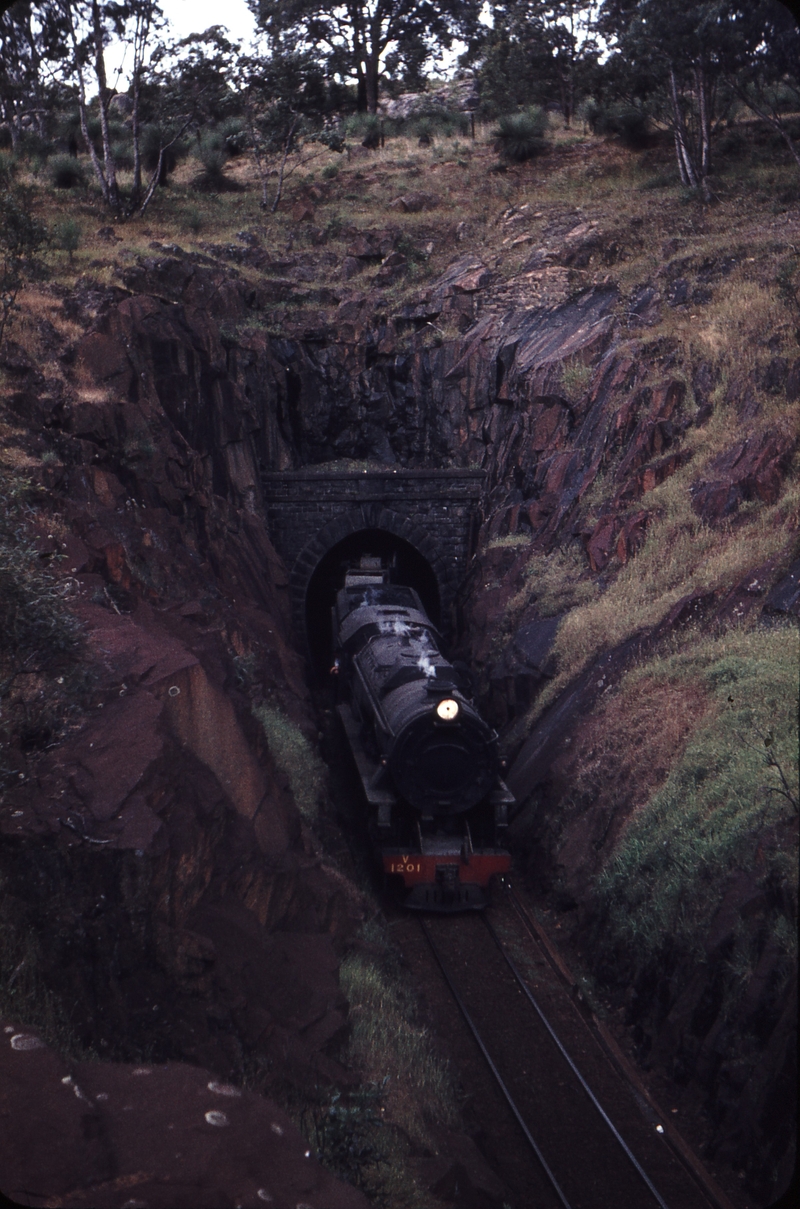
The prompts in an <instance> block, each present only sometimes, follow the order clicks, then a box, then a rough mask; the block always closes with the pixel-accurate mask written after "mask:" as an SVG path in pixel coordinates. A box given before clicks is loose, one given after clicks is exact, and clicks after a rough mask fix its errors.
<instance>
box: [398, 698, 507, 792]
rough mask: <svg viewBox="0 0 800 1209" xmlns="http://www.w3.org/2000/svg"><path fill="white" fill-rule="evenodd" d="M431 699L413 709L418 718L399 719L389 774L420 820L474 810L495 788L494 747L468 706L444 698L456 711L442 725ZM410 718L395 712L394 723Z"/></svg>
mask: <svg viewBox="0 0 800 1209" xmlns="http://www.w3.org/2000/svg"><path fill="white" fill-rule="evenodd" d="M401 692H402V689H398V690H397V693H398V695H399V694H400V693H401ZM430 696H431V698H432V699H431V700H429V701H423V702H422V704H421V708H420V705H419V704H418V703H414V704H416V705H417V709H416V710H415V711H414V712H416V714H417V716H416V717H411V718H409V717H404V718H403V722H402V724H401V726H400V727H399V730H398V735H397V740H396V742H395V744H394V747H393V750H392V753H391V756H390V758H389V772H390V774H391V776H392V780H393V781H394V783H395V785H396V786H397V788H398V790H399V791H400V793H401V794H402V795H403V797H404V798H405V800H406V801H407V802H408V803H409V805H411V806H413V807H414V808H415V809H416V810H419V811H420V813H421V814H423V815H433V814H435V815H441V814H460V813H461V812H462V811H465V810H471V809H472V807H473V806H476V805H477V804H478V802H480V801H481V800H482V799H483V798H485V797H486V795H487V793H489V791H490V790H491V788H492V786H493V785H494V783H495V782H496V780H497V776H498V774H499V764H498V760H497V754H496V751H495V745H494V743H493V742H492V736H491V732H490V731H489V729H488V727H487V726H486V724H485V723H484V722H483V720H482V719H481V718H480V717H477V716H476V715H475V713H474V711H473V710H472V709H471V708H470V707H469V705H468V703H467V702H465V701H463V700H461V701H459V699H458V696H456V695H454V696H448V697H445V698H443V700H445V701H447V702H448V704H449V703H450V702H454V703H455V704H457V705H458V707H459V708H458V713H457V714H456V715H455V717H454V718H453V719H452V720H443V719H441V718H440V716H439V714H438V713H437V711H436V706H437V699H436V694H435V693H431V694H430ZM398 704H399V703H398ZM410 704H411V703H410ZM409 712H411V711H404V710H402V709H399V710H398V711H397V713H393V720H397V719H398V714H399V715H400V716H402V715H403V714H407V713H409Z"/></svg>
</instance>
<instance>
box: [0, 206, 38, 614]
mask: <svg viewBox="0 0 800 1209" xmlns="http://www.w3.org/2000/svg"><path fill="white" fill-rule="evenodd" d="M46 239H47V230H46V228H45V227H44V226H43V225H42V224H41V223H40V222H38V221H37V220H36V219H35V218H33V217H31V213H30V204H29V199H28V195H27V194H26V193H24V192H23V191H21V190H11V189H8V188H6V189H3V190H2V191H0V344H2V342H3V337H4V335H5V332H6V328H7V327H8V325H9V323H10V322H11V320H12V317H13V314H14V311H15V310H16V309H17V294H18V293H19V291H20V290H21V289H22V285H23V282H24V280H25V276H26V274H27V273H29V270H30V260H31V257H32V256H33V255H34V253H35V252H36V251H37V250H38V249H39V248H40V247H41V245H42V244H43V243H44V242H45V241H46ZM0 633H2V629H0Z"/></svg>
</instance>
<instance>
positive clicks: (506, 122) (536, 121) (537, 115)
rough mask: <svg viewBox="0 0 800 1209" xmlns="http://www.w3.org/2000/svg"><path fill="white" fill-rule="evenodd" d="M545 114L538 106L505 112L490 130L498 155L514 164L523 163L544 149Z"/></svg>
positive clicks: (545, 144) (545, 145) (545, 146)
mask: <svg viewBox="0 0 800 1209" xmlns="http://www.w3.org/2000/svg"><path fill="white" fill-rule="evenodd" d="M546 129H547V114H546V113H545V111H544V110H543V109H540V108H539V107H538V106H532V107H531V108H530V109H526V110H524V112H522V113H509V114H505V115H504V116H503V117H501V118H500V119H499V120H498V123H497V129H496V130H493V131H492V138H493V139H494V149H495V151H497V152H498V154H499V155H500V157H501V158H502V159H504V160H508V161H510V162H511V163H514V164H521V163H524V162H525V161H526V160H530V159H533V158H534V156H537V155H541V153H542V152H543V151H544V150H546V148H547V143H546V142H545V140H544V132H545V130H546Z"/></svg>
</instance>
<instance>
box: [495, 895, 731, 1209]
mask: <svg viewBox="0 0 800 1209" xmlns="http://www.w3.org/2000/svg"><path fill="white" fill-rule="evenodd" d="M506 888H507V890H508V896H509V898H510V900H511V903H512V904H513V906H514V909H515V910H516V912H517V914H518V916H519V918H520V920H521V921H522V925H523V927H524V928H525V930H526V932H527V933H528V934H529V936H530V938H531V940H533V942H534V944H536V945H537V947H538V948H539V949H541V951H542V953H543V954H544V956H545V957H546V959H547V961H548V962H549V964H550V966H551V968H552V969H553V970H554V971H555V972H556V974H558V976H559V977H560V979H561V980H562V981H563V983H564V985H565V986H566V987H568V988H569V989H570V991H571V992H572V993H573V994H574V992H575V991H576V990H578V985H577V983H576V981H575V978H574V976H573V974H572V973H571V971H570V970H569V969H568V968H567V967H566V965H565V964H564V961H563V960H562V958H561V955H560V954H559V953H558V951H557V950H556V949H554V948H553V945H552V943H551V942H550V941H549V939H548V937H547V935H546V933H543V932H542V930H541V928H540V926H539V925H537V924H536V923H535V922H534V920H533V919H532V918H531V916H530V915H529V913H528V911H527V910H526V908H525V907H524V906H523V905H522V903H521V902H520V899H519V896H518V895H517V893H516V891H515V890H514V888H513V886H511V884H510V883H509V882H508V881H506ZM578 998H579V999H580V998H581V996H580V995H579V996H578ZM574 1006H575V1007H576V1009H577V1008H578V1005H577V1004H574ZM578 1015H579V1018H580V1019H581V1020H583V1022H584V1024H585V1026H586V1028H587V1029H588V1030H589V1031H590V1032H591V1033H592V1034H593V1035H594V1037H595V1038H596V1040H597V1041H598V1044H599V1045H600V1046H601V1048H602V1049H603V1050H604V1052H605V1054H606V1057H607V1058H608V1059H609V1061H610V1062H611V1064H612V1065H613V1066H614V1068H615V1069H616V1071H617V1072H618V1074H619V1075H620V1076H621V1077H622V1078H623V1079H624V1080H625V1082H626V1083H627V1084H628V1086H629V1087H630V1089H631V1091H632V1092H633V1095H634V1096H635V1098H636V1100H637V1102H638V1103H639V1105H640V1107H641V1108H642V1110H643V1111H644V1113H645V1116H646V1117H647V1119H648V1120H650V1117H651V1116H652V1117H654V1118H655V1120H656V1122H657V1128H658V1125H660V1129H659V1132H661V1131H662V1130H663V1137H664V1140H665V1142H666V1143H667V1144H668V1146H669V1147H670V1148H671V1150H672V1152H673V1154H674V1155H675V1157H676V1159H677V1160H678V1162H679V1163H680V1164H681V1165H682V1166H683V1168H684V1170H685V1171H686V1172H687V1174H688V1175H689V1177H690V1178H691V1179H692V1180H693V1181H694V1183H695V1184H696V1185H697V1187H698V1189H699V1190H700V1192H701V1193H702V1194H703V1196H704V1197H705V1198H706V1199H707V1200H708V1201H709V1202H710V1203H711V1204H712V1205H714V1206H715V1209H734V1207H733V1204H732V1202H731V1201H730V1200H729V1199H728V1197H727V1196H726V1194H725V1193H724V1192H723V1191H722V1189H721V1188H720V1187H719V1185H718V1184H717V1182H716V1180H715V1179H714V1178H713V1177H712V1176H711V1175H710V1173H709V1172H708V1171H707V1170H706V1168H705V1167H704V1166H703V1164H702V1163H701V1162H700V1160H699V1159H698V1158H697V1156H696V1155H695V1153H694V1151H693V1150H692V1149H691V1147H690V1146H688V1145H687V1143H686V1142H685V1141H684V1139H683V1137H682V1136H681V1134H680V1133H678V1131H677V1130H676V1129H675V1127H674V1125H672V1123H671V1122H670V1120H669V1118H668V1117H667V1116H665V1114H664V1113H663V1112H662V1110H661V1108H660V1107H659V1105H658V1104H657V1103H656V1102H655V1100H654V1099H653V1097H652V1096H651V1095H650V1092H649V1091H648V1090H647V1088H646V1087H645V1085H644V1083H642V1081H641V1079H640V1078H639V1076H638V1075H637V1073H636V1071H635V1070H633V1069H632V1067H631V1065H630V1063H629V1061H628V1059H627V1058H626V1057H625V1055H624V1054H623V1053H622V1051H621V1050H620V1048H619V1046H618V1045H617V1043H616V1041H615V1040H614V1038H613V1037H612V1036H611V1034H610V1033H609V1032H608V1029H607V1028H606V1026H605V1025H604V1024H603V1022H602V1021H601V1020H598V1019H597V1017H596V1016H595V1014H594V1012H591V1011H589V1010H588V1008H587V1015H584V1014H583V1012H582V1011H581V1010H580V1009H578Z"/></svg>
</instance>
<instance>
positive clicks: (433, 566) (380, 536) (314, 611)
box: [289, 504, 455, 668]
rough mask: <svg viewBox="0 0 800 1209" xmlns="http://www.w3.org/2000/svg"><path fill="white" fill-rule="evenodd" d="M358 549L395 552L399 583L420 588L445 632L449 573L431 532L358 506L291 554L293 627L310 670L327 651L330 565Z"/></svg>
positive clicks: (392, 514)
mask: <svg viewBox="0 0 800 1209" xmlns="http://www.w3.org/2000/svg"><path fill="white" fill-rule="evenodd" d="M376 545H377V546H378V549H375V548H374V547H375V546H376ZM359 552H360V553H364V554H366V553H370V552H372V553H381V554H384V553H389V552H396V553H397V554H398V556H399V557H398V562H399V566H400V570H401V574H402V577H403V579H404V581H405V582H409V583H410V585H411V586H412V587H416V588H417V590H418V591H419V592H420V596H421V598H422V600H423V603H424V604H425V606H426V608H427V609H428V610H429V612H430V614H431V620H432V621H433V622H434V624H436V625H439V626H440V627H441V628H442V629H443V631H444V632H445V633H447V631H448V629H449V625H448V622H449V609H450V605H451V602H452V598H453V594H454V589H455V584H454V583H453V571H452V568H451V566H450V565H449V563H448V561H447V560H446V559H445V558H444V556H443V555H442V553H441V551H440V550H439V549H438V548H437V545H436V542H435V540H434V538H433V537H432V535H431V534H430V533H429V532H427V531H426V530H425V529H424V528H423V527H422V526H421V525H418V524H415V523H414V522H413V521H411V520H409V519H408V517H406V516H403V515H402V514H401V513H399V512H395V511H394V510H393V509H391V508H385V507H382V506H380V505H377V504H376V505H370V504H362V505H361V507H360V508H355V509H352V510H351V511H349V512H346V513H342V514H341V515H340V516H338V517H336V519H335V520H333V521H331V522H330V523H329V524H327V525H325V526H324V527H323V528H322V529H320V531H319V532H318V533H317V535H316V536H315V537H314V538H313V539H312V541H310V542H309V543H308V545H307V546H305V547H304V549H303V550H301V552H300V554H299V555H298V556H297V559H296V560H295V563H294V566H293V567H292V571H291V574H290V577H289V578H290V586H291V592H292V610H293V615H294V622H295V629H296V632H297V634H298V635H302V637H303V638H304V640H305V647H306V653H307V655H308V656H309V659H310V660H311V662H312V666H314V667H316V668H319V667H320V665H321V663H322V662H324V659H325V651H326V649H327V643H326V642H323V641H322V638H321V634H322V633H324V636H325V638H326V639H327V636H328V631H329V625H330V623H329V620H328V619H327V618H326V617H325V616H324V613H325V610H326V609H330V605H331V604H332V603H333V590H334V584H333V576H334V572H335V569H336V566H338V562H339V560H340V559H343V558H346V557H352V556H354V555H355V554H357V553H359ZM328 617H329V614H328ZM310 623H312V624H311V625H310ZM312 628H313V635H312V632H311V630H312Z"/></svg>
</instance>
